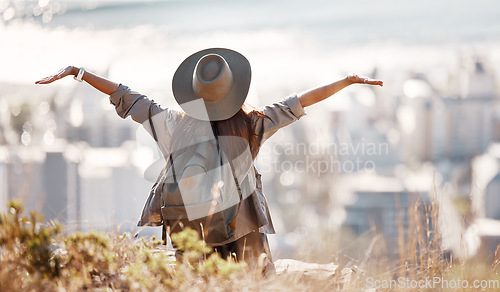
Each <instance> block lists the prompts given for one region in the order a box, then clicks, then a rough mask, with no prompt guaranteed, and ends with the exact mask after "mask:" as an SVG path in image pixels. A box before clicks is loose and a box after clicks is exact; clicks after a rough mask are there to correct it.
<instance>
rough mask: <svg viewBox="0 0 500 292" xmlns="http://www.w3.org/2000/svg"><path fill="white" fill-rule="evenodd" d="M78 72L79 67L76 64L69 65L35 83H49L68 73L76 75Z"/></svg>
mask: <svg viewBox="0 0 500 292" xmlns="http://www.w3.org/2000/svg"><path fill="white" fill-rule="evenodd" d="M76 73H78V68H76V67H74V66H68V67H66V68H63V69H61V70H59V71H58V72H57V73H56V74H53V75H50V76H47V77H45V78H42V79H40V80H38V81H36V82H35V84H49V83H52V82H54V81H56V80H59V79H61V78H64V77H66V76H68V75H76Z"/></svg>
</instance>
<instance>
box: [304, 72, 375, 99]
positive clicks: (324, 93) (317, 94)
mask: <svg viewBox="0 0 500 292" xmlns="http://www.w3.org/2000/svg"><path fill="white" fill-rule="evenodd" d="M354 83H361V84H369V85H379V86H383V85H384V83H383V82H382V81H380V80H373V79H370V78H364V77H359V76H358V75H355V74H351V75H348V76H347V77H346V78H344V79H341V80H339V81H336V82H333V83H330V84H327V85H324V86H320V87H317V88H314V89H310V90H306V91H304V92H302V93H300V94H299V100H300V104H301V105H302V107H306V106H310V105H313V104H315V103H317V102H320V101H322V100H324V99H326V98H328V97H330V96H332V95H334V94H335V93H337V92H339V91H340V90H342V89H343V88H345V87H347V86H349V85H351V84H354Z"/></svg>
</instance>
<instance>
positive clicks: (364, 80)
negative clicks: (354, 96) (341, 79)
mask: <svg viewBox="0 0 500 292" xmlns="http://www.w3.org/2000/svg"><path fill="white" fill-rule="evenodd" d="M347 80H348V81H349V82H351V83H362V84H369V85H379V86H384V82H382V81H381V80H375V79H371V78H367V77H360V76H358V75H357V74H349V75H347Z"/></svg>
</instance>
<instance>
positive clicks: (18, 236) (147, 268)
mask: <svg viewBox="0 0 500 292" xmlns="http://www.w3.org/2000/svg"><path fill="white" fill-rule="evenodd" d="M438 207H439V206H438V205H437V200H436V198H435V195H431V199H430V201H429V202H425V201H421V200H416V201H415V202H414V203H412V204H411V206H410V208H409V209H408V210H407V214H408V226H407V228H405V227H404V226H403V223H402V222H403V220H402V217H401V218H400V220H399V221H398V222H399V225H398V226H399V236H398V238H397V252H396V253H395V254H397V257H394V256H391V254H394V253H390V252H388V250H387V242H385V240H384V238H383V237H382V236H381V235H377V234H376V233H374V234H371V235H366V236H364V237H361V238H358V239H356V240H355V241H359V242H360V247H362V252H360V253H358V254H353V255H352V257H351V258H350V259H349V260H348V261H342V260H340V257H339V256H328V257H326V258H327V260H328V261H337V260H338V262H336V263H338V264H339V265H340V267H341V268H339V269H338V270H337V273H335V275H333V276H328V277H319V276H318V275H315V274H314V273H312V274H311V273H308V274H305V273H303V274H301V273H298V274H297V273H294V274H292V273H284V274H280V275H272V276H269V277H264V278H263V277H261V275H260V274H258V273H256V272H253V271H250V270H249V269H248V268H247V266H246V265H245V264H243V263H236V262H234V261H231V260H228V261H226V260H223V259H221V258H220V257H219V256H218V255H217V254H211V253H210V250H209V249H208V248H207V247H206V246H205V245H204V244H203V242H202V241H200V240H199V239H198V238H197V234H196V233H195V232H193V231H190V230H188V231H185V232H183V233H180V234H178V235H177V236H173V238H172V239H173V241H174V242H175V243H176V244H177V246H179V247H180V248H181V249H182V250H184V253H183V255H182V257H181V258H180V259H179V260H178V261H175V258H174V257H173V256H172V254H171V253H169V252H167V251H165V250H162V249H161V248H160V246H159V245H160V242H159V241H157V240H156V239H154V238H152V239H151V240H144V239H140V240H138V239H134V238H131V236H130V235H129V234H123V235H115V234H105V233H99V232H89V233H74V234H68V235H65V234H62V232H61V231H62V228H61V226H59V225H56V224H41V223H40V222H42V218H40V217H39V216H38V215H36V214H35V213H31V214H30V215H24V213H23V208H22V206H21V204H19V203H16V202H14V201H12V202H10V203H9V206H8V212H7V213H6V214H1V215H0V248H1V249H0V252H1V258H0V291H80V290H93V291H95V290H97V291H105V290H106V291H109V290H116V291H165V290H181V291H188V290H189V291H212V290H213V291H234V290H249V291H253V290H258V291H261V290H264V291H284V290H286V291H288V290H292V291H332V290H340V291H353V290H354V291H365V290H367V288H370V283H373V281H375V280H378V281H380V282H378V283H379V284H380V285H383V283H384V281H385V283H389V282H388V281H391V280H395V281H397V280H398V279H400V278H401V277H402V279H409V280H417V281H418V280H424V281H425V280H426V279H434V277H440V278H442V279H445V280H457V279H461V280H467V281H468V283H469V285H471V284H472V283H473V281H474V280H486V281H498V282H496V284H498V283H499V282H500V246H499V247H498V248H497V250H496V252H495V254H494V257H493V255H492V257H491V258H490V259H489V260H484V259H469V260H461V259H454V258H453V257H452V256H450V255H448V253H446V252H445V251H444V250H443V249H442V248H441V239H442V238H441V233H440V232H439V227H438V216H439V208H438ZM401 214H402V212H401ZM401 216H402V215H401ZM361 243H362V244H361ZM344 244H348V243H346V242H341V243H340V244H339V245H338V246H337V247H342V246H341V245H344ZM352 244H355V242H353V243H352ZM321 252H322V253H323V256H324V255H325V254H334V253H332V252H325V251H320V253H321ZM324 258H325V257H324ZM394 283H396V282H393V284H394ZM491 283H492V284H495V282H491ZM436 287H437V288H439V287H441V286H436ZM393 288H394V286H393ZM377 290H385V289H377ZM387 290H389V289H387ZM392 290H403V291H404V290H408V291H410V290H415V289H405V288H403V287H401V285H400V286H398V289H392ZM467 290H468V291H470V290H472V291H474V290H477V291H484V289H467ZM491 290H494V289H491Z"/></svg>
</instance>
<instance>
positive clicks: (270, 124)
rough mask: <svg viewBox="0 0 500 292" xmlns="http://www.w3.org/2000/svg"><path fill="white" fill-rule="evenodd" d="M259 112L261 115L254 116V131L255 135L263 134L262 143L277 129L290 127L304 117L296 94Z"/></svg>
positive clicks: (304, 113)
mask: <svg viewBox="0 0 500 292" xmlns="http://www.w3.org/2000/svg"><path fill="white" fill-rule="evenodd" d="M259 112H260V113H261V114H260V115H259V114H257V115H254V116H255V118H254V119H255V130H256V132H257V133H262V134H263V140H262V142H264V141H265V140H266V139H268V138H269V137H271V136H272V135H273V134H274V133H276V131H278V130H279V129H281V128H283V127H285V126H287V125H290V124H291V123H293V122H295V121H297V120H298V119H300V118H301V117H303V116H305V115H306V112H305V111H304V108H303V107H302V105H301V104H300V100H299V97H298V96H297V95H296V94H294V95H291V96H289V97H287V98H285V99H283V100H282V101H280V102H276V103H273V104H271V105H268V106H265V107H264V108H263V109H261V110H259Z"/></svg>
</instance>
